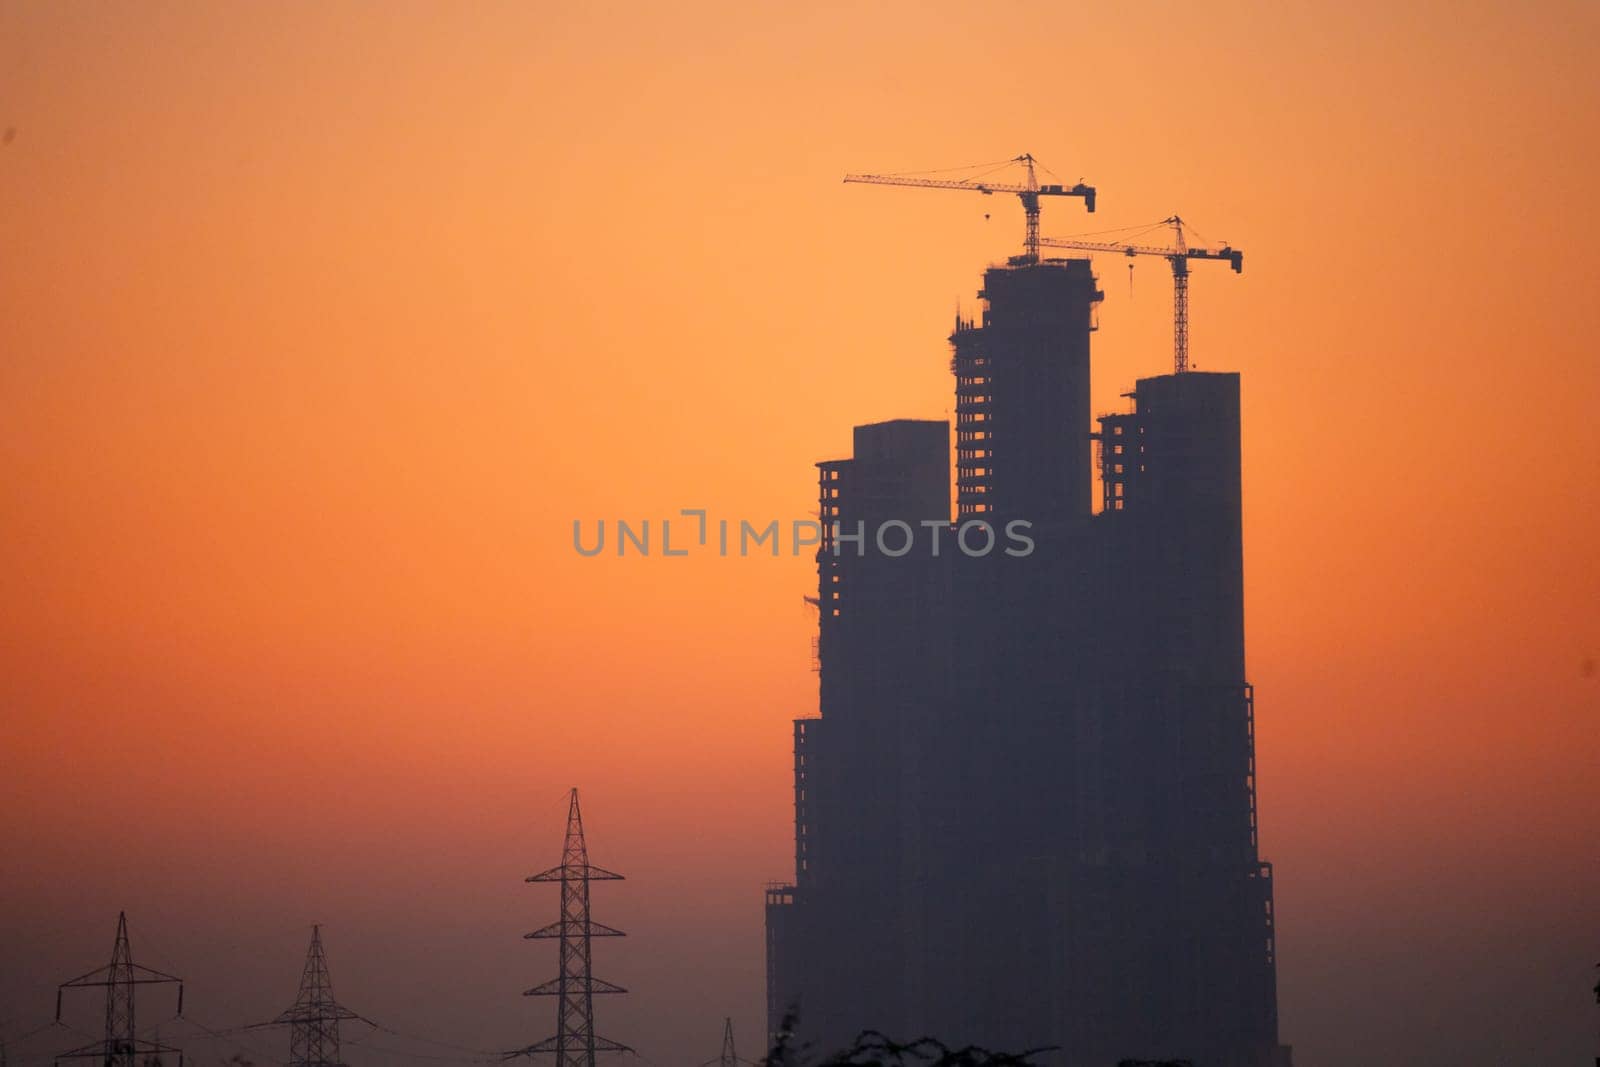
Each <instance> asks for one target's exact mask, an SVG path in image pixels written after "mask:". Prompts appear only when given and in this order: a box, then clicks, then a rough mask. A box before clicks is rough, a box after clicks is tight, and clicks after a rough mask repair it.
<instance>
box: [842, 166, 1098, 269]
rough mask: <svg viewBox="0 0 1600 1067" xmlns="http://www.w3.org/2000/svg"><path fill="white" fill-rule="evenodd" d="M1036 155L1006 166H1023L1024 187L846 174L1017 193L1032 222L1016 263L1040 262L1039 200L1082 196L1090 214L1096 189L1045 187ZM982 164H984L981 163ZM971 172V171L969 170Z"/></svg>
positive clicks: (868, 180) (874, 181) (880, 181)
mask: <svg viewBox="0 0 1600 1067" xmlns="http://www.w3.org/2000/svg"><path fill="white" fill-rule="evenodd" d="M1035 162H1036V161H1035V160H1034V158H1033V156H1031V155H1029V154H1027V153H1026V152H1024V153H1023V154H1022V155H1020V156H1017V157H1016V158H1015V159H1008V160H1006V161H1005V163H1004V164H1002V165H1010V164H1012V163H1021V164H1022V166H1023V170H1024V172H1025V174H1026V178H1025V180H1024V181H1023V182H1022V183H1021V184H1000V183H996V182H987V181H984V180H982V178H981V177H978V178H960V179H946V178H925V177H918V176H915V175H910V174H846V175H845V176H844V180H845V181H846V182H861V183H863V184H867V185H906V186H911V187H913V188H917V189H965V190H967V191H969V192H974V193H982V194H983V195H984V196H992V195H993V194H995V193H1015V194H1016V195H1017V198H1018V199H1019V200H1021V201H1022V210H1023V213H1024V214H1025V215H1026V216H1027V219H1028V228H1027V232H1026V234H1025V235H1024V237H1023V244H1022V248H1023V254H1022V256H1021V257H1018V260H1016V262H1022V263H1037V262H1039V198H1040V197H1041V196H1081V197H1083V203H1084V206H1085V207H1087V208H1088V209H1089V210H1090V211H1093V210H1094V186H1092V185H1085V184H1083V183H1082V182H1079V183H1078V184H1077V185H1074V186H1071V187H1068V186H1065V185H1053V184H1045V185H1040V184H1039V179H1038V176H1037V175H1036V174H1035V173H1034V163H1035ZM980 165H981V164H980ZM966 169H969V170H970V169H971V168H966Z"/></svg>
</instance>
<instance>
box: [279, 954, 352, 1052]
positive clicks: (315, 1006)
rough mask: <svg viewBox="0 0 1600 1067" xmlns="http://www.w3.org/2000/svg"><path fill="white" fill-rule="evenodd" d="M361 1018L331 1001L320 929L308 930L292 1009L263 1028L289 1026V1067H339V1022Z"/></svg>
mask: <svg viewBox="0 0 1600 1067" xmlns="http://www.w3.org/2000/svg"><path fill="white" fill-rule="evenodd" d="M359 1018H361V1016H359V1015H357V1014H356V1013H355V1012H353V1011H351V1010H350V1009H349V1008H346V1007H343V1006H341V1005H340V1004H339V1002H338V1001H336V1000H334V999H333V980H332V979H331V978H329V977H328V957H327V955H326V954H325V953H324V952H323V950H322V927H320V926H313V927H312V928H311V945H310V947H308V948H307V949H306V965H305V969H304V970H302V971H301V972H300V993H299V995H298V996H296V997H295V1000H294V1006H293V1007H291V1008H289V1009H288V1010H287V1011H285V1012H283V1013H282V1014H280V1015H279V1016H278V1017H277V1018H276V1019H273V1020H272V1021H271V1022H270V1023H264V1024H262V1025H264V1026H288V1027H289V1064H290V1067H342V1064H341V1063H340V1061H339V1022H340V1020H342V1019H359Z"/></svg>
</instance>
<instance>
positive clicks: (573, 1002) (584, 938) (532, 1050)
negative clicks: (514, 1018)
mask: <svg viewBox="0 0 1600 1067" xmlns="http://www.w3.org/2000/svg"><path fill="white" fill-rule="evenodd" d="M571 797H572V799H571V801H570V803H569V804H568V806H567V839H566V845H565V847H564V848H563V849H562V853H561V866H559V867H552V868H550V869H549V870H548V871H541V872H540V873H539V874H535V875H531V876H529V878H528V879H527V880H528V881H530V882H560V883H561V918H560V919H558V920H557V921H555V922H553V923H551V924H550V925H549V926H544V927H541V928H539V929H538V930H535V931H533V933H531V934H525V935H524V937H527V938H536V939H545V938H554V939H556V940H559V941H560V943H561V951H560V957H561V960H560V962H561V973H560V975H558V976H557V977H555V978H552V979H551V980H550V981H548V982H544V983H542V984H540V985H536V986H534V987H533V988H532V989H529V990H527V991H526V992H525V993H524V994H523V995H524V996H529V997H555V998H556V1035H555V1036H554V1037H547V1038H545V1039H544V1040H543V1041H540V1042H539V1043H537V1044H534V1045H529V1046H527V1047H526V1048H521V1049H516V1050H515V1051H512V1052H508V1053H506V1056H507V1057H511V1056H539V1055H544V1054H546V1053H553V1054H554V1055H555V1058H556V1067H594V1062H595V1055H596V1053H600V1052H632V1051H633V1049H631V1048H629V1047H628V1046H627V1045H624V1044H621V1043H619V1042H616V1041H612V1040H610V1039H609V1038H604V1037H600V1036H598V1035H597V1034H596V1033H595V1032H594V997H595V994H597V993H626V992H627V990H626V989H623V988H622V987H621V986H619V985H616V984H615V983H612V982H607V981H604V980H603V979H600V978H596V977H594V976H593V974H592V973H591V971H590V963H591V959H590V942H591V941H592V940H593V939H594V938H596V937H622V936H623V933H622V931H621V930H617V929H615V928H613V927H610V926H605V925H602V924H601V923H597V922H593V921H591V920H590V918H589V883H590V882H619V881H621V880H622V875H620V874H615V873H613V872H611V871H608V870H606V869H605V868H603V867H596V866H595V865H594V864H592V863H590V862H589V847H588V845H587V844H585V843H584V839H583V815H582V814H581V813H580V812H579V810H578V791H577V790H576V789H574V790H573V791H572V794H571Z"/></svg>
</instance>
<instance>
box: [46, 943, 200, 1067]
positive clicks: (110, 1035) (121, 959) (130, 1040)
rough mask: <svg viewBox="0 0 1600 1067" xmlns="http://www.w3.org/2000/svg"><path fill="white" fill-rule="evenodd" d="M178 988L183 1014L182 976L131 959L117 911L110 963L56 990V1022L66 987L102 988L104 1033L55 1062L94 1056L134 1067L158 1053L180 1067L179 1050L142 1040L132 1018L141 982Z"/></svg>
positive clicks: (106, 1063) (108, 1066)
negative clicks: (174, 1059)
mask: <svg viewBox="0 0 1600 1067" xmlns="http://www.w3.org/2000/svg"><path fill="white" fill-rule="evenodd" d="M173 983H176V984H177V987H178V1012H177V1013H178V1014H179V1015H182V1014H183V979H182V978H177V977H174V976H173V975H170V974H165V973H163V972H161V971H156V970H151V969H150V968H149V967H141V966H140V965H139V964H137V963H134V962H133V950H132V949H131V948H129V947H128V914H127V912H119V913H118V914H117V940H116V943H115V944H114V945H112V947H111V962H110V963H108V964H107V965H106V966H104V967H101V968H99V969H98V970H93V971H90V972H89V973H88V974H84V975H79V976H78V977H77V978H74V979H72V980H71V981H70V982H62V983H61V985H60V986H59V987H58V988H57V989H56V1022H60V1021H61V1006H62V1004H61V1002H62V998H63V995H64V994H65V993H66V991H67V990H69V989H86V988H104V989H105V991H106V1033H105V1037H104V1038H103V1039H101V1040H100V1041H96V1042H95V1043H94V1044H92V1045H85V1046H83V1047H82V1048H76V1049H73V1050H72V1051H71V1052H63V1053H61V1054H60V1055H58V1056H56V1058H55V1059H56V1062H57V1063H60V1062H61V1061H62V1060H74V1059H97V1060H99V1061H100V1063H101V1065H102V1067H138V1061H139V1060H140V1059H141V1058H143V1059H145V1060H148V1059H150V1058H151V1057H155V1058H158V1059H159V1057H160V1056H161V1054H162V1053H172V1054H174V1055H176V1056H177V1057H178V1067H183V1053H182V1052H179V1051H178V1050H177V1049H175V1048H170V1047H168V1046H166V1045H163V1044H162V1043H161V1042H160V1041H144V1040H142V1039H140V1037H139V1029H138V1024H137V1022H136V1021H135V1018H134V990H135V989H136V988H137V987H139V986H142V985H168V984H173Z"/></svg>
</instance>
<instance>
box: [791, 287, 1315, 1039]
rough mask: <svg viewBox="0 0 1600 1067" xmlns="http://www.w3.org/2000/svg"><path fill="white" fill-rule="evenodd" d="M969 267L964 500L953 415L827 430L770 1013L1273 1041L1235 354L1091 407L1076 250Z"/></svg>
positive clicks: (1090, 316) (926, 1027)
mask: <svg viewBox="0 0 1600 1067" xmlns="http://www.w3.org/2000/svg"><path fill="white" fill-rule="evenodd" d="M979 295H980V296H981V297H982V298H983V300H984V302H985V304H984V311H983V314H982V319H981V321H968V320H958V321H957V323H956V327H955V331H954V333H953V334H952V335H951V337H950V343H951V346H952V348H953V358H952V360H951V369H952V371H953V373H954V376H955V379H956V423H955V455H956V462H955V478H954V485H955V490H956V492H955V502H954V503H955V512H956V514H955V517H954V521H952V518H951V499H950V497H951V493H950V487H951V481H952V480H951V477H950V469H949V453H950V436H949V435H950V427H949V426H948V425H947V424H946V423H944V422H928V421H911V420H900V421H893V422H885V423H879V424H875V425H869V426H860V427H857V428H856V431H855V448H854V454H853V455H852V456H851V457H850V458H848V459H841V460H833V461H828V462H824V463H820V464H818V470H819V472H820V479H819V487H820V493H819V503H820V506H821V515H822V518H823V523H824V527H825V531H824V539H823V544H822V547H821V550H820V551H819V553H818V557H817V559H818V585H819V588H818V598H817V601H818V605H819V609H820V623H819V633H818V643H817V651H818V661H819V670H820V678H821V682H820V715H819V716H817V717H808V718H802V719H799V720H797V721H796V722H795V724H794V745H795V749H794V752H795V759H794V766H795V774H794V790H795V877H794V881H793V883H792V884H787V883H786V884H783V885H776V886H772V887H770V888H769V889H768V892H767V953H768V1011H769V1025H770V1027H771V1028H772V1029H773V1030H774V1032H776V1031H777V1030H778V1029H779V1027H780V1026H781V1025H782V1020H783V1019H784V1018H786V1017H789V1016H790V1015H791V1013H792V1014H793V1017H794V1019H795V1020H796V1027H797V1029H798V1031H799V1036H800V1037H801V1038H802V1039H803V1040H808V1041H815V1042H818V1043H819V1044H820V1045H821V1046H822V1047H824V1048H833V1047H838V1046H841V1045H847V1044H848V1043H849V1042H850V1041H851V1040H852V1039H853V1038H854V1037H855V1035H856V1034H857V1033H858V1032H860V1031H861V1030H864V1029H869V1028H870V1029H877V1030H881V1031H885V1032H888V1033H891V1034H894V1035H897V1036H899V1035H905V1036H908V1037H915V1036H923V1035H927V1036H933V1037H937V1038H939V1039H941V1040H943V1041H945V1042H946V1043H947V1044H951V1045H962V1044H968V1043H972V1044H977V1045H982V1046H985V1047H988V1048H993V1049H1004V1050H1009V1051H1020V1050H1024V1049H1034V1048H1045V1047H1052V1048H1055V1049H1057V1050H1058V1051H1055V1052H1051V1053H1047V1054H1045V1055H1043V1056H1042V1057H1041V1059H1042V1060H1045V1061H1048V1062H1052V1063H1057V1064H1069V1065H1073V1067H1077V1065H1080V1064H1081V1065H1090V1064H1105V1065H1111V1064H1115V1063H1116V1062H1117V1061H1118V1060H1119V1059H1123V1058H1150V1059H1155V1058H1169V1057H1170V1058H1178V1057H1181V1058H1186V1059H1189V1060H1192V1061H1193V1062H1194V1063H1195V1064H1197V1065H1217V1067H1235V1065H1250V1067H1257V1065H1259V1067H1281V1065H1284V1064H1287V1062H1288V1060H1289V1053H1288V1049H1287V1048H1286V1047H1285V1046H1282V1045H1280V1044H1279V1041H1278V1024H1277V1006H1276V976H1275V963H1274V958H1273V953H1274V941H1273V914H1272V869H1271V866H1270V865H1269V864H1266V863H1264V862H1262V861H1261V859H1260V857H1259V854H1258V849H1257V840H1256V805H1255V755H1254V752H1255V740H1254V703H1253V694H1252V690H1251V687H1250V685H1249V683H1248V681H1247V680H1246V675H1245V661H1244V614H1243V577H1242V575H1243V561H1242V544H1241V537H1240V460H1239V378H1238V375H1237V374H1220V373H1197V372H1189V373H1183V374H1172V375H1164V376H1160V377H1153V378H1146V379H1142V380H1140V381H1139V382H1138V383H1137V386H1136V388H1135V389H1134V390H1133V392H1132V393H1130V394H1129V397H1130V398H1131V400H1132V405H1131V407H1132V410H1131V411H1129V412H1126V413H1121V414H1115V415H1105V416H1102V417H1100V419H1099V420H1098V429H1097V430H1095V431H1094V432H1091V419H1090V408H1089V340H1090V335H1091V333H1092V332H1093V330H1094V329H1095V306H1096V304H1097V303H1098V301H1099V300H1100V299H1101V294H1100V292H1099V290H1098V287H1097V285H1096V281H1095V277H1094V275H1093V273H1092V271H1091V269H1090V265H1089V262H1088V261H1087V260H1075V259H1068V260H1045V261H1036V260H1031V259H1024V260H1023V261H1021V262H1014V263H1013V265H1010V266H1004V267H995V268H992V269H990V270H989V271H988V272H987V273H986V275H985V277H984V288H983V290H982V292H981V293H980V294H979ZM1096 463H1098V465H1099V470H1100V479H1099V481H1100V488H1101V506H1100V507H1099V508H1098V509H1096V508H1095V507H1094V506H1093V499H1092V497H1093V493H1094V479H1093V478H1092V476H1091V475H1092V471H1093V467H1094V465H1095V464H1096ZM885 531H887V532H885ZM1011 532H1016V533H1017V534H1018V536H1016V537H1012V538H1009V539H1008V534H1009V533H1011ZM908 545H909V548H908V547H907V546H908ZM935 545H937V548H935ZM986 546H987V547H986Z"/></svg>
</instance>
